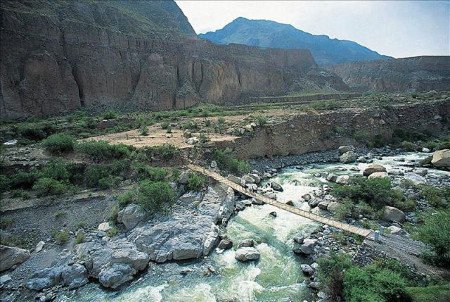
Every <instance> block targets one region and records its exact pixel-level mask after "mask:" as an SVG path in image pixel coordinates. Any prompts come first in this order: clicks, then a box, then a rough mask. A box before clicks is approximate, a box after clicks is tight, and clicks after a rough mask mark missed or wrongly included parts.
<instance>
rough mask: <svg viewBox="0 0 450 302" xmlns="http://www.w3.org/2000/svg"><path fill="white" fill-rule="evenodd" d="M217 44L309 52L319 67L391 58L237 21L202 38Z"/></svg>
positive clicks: (263, 23) (288, 28) (280, 27)
mask: <svg viewBox="0 0 450 302" xmlns="http://www.w3.org/2000/svg"><path fill="white" fill-rule="evenodd" d="M199 36H200V37H201V38H203V39H207V40H210V41H212V42H214V43H218V44H229V43H237V44H246V45H251V46H260V47H272V48H292V49H298V48H306V49H309V50H310V51H311V53H312V55H313V57H314V59H315V60H316V62H317V63H318V64H319V65H329V64H338V63H346V62H354V61H370V60H379V59H384V58H388V57H386V56H382V55H380V54H379V53H377V52H375V51H373V50H370V49H368V48H367V47H364V46H362V45H359V44H358V43H356V42H353V41H346V40H338V39H330V38H329V37H328V36H325V35H312V34H310V33H307V32H304V31H301V30H299V29H297V28H295V27H294V26H292V25H289V24H282V23H278V22H274V21H268V20H249V19H246V18H242V17H240V18H237V19H235V20H234V21H233V22H231V23H229V24H227V25H226V26H225V27H224V28H222V29H219V30H217V31H215V32H208V33H206V34H200V35H199Z"/></svg>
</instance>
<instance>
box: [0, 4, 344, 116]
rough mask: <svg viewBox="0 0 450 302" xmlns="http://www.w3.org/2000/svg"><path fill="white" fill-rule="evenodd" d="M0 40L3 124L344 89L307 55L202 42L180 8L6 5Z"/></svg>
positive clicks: (175, 6) (300, 51) (0, 114)
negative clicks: (90, 111)
mask: <svg viewBox="0 0 450 302" xmlns="http://www.w3.org/2000/svg"><path fill="white" fill-rule="evenodd" d="M0 39H1V46H0V47H1V49H0V50H1V74H0V77H1V79H0V81H1V86H0V87H1V90H0V118H2V119H11V118H21V117H28V116H47V115H57V114H61V113H65V112H70V111H73V110H75V109H78V108H82V107H86V108H95V109H96V110H101V109H107V108H116V109H129V110H136V109H153V110H164V109H172V108H184V107H188V106H192V105H194V104H196V103H198V102H200V101H202V102H211V103H222V102H228V101H233V102H235V101H236V100H239V99H241V98H243V97H245V96H249V95H250V96H251V95H276V94H284V93H286V92H289V91H293V90H298V89H300V90H301V86H302V85H303V86H305V82H306V83H309V82H311V83H314V85H316V86H317V85H319V86H324V87H327V88H330V87H331V89H335V90H345V89H346V88H347V87H346V85H345V84H344V83H343V82H342V81H341V80H340V79H339V78H338V77H336V76H335V75H332V76H331V77H330V74H329V73H328V74H327V73H323V75H322V73H321V72H320V71H319V69H318V68H317V65H316V63H315V61H314V59H313V58H312V56H311V54H310V52H309V51H308V50H280V49H259V48H254V47H248V46H243V45H228V46H219V45H214V44H212V43H210V42H207V41H202V40H200V39H198V38H197V36H196V35H195V32H194V31H193V29H192V27H191V25H190V24H189V22H188V21H187V18H186V17H185V16H184V15H183V13H182V12H181V10H180V9H179V8H178V6H177V5H176V4H175V2H173V1H87V0H82V1H81V0H80V1H76V2H72V1H67V2H58V1H48V0H40V1H26V0H21V1H3V2H2V3H1V32H0ZM298 83H301V85H300V88H299V84H298ZM306 86H308V85H307V84H306Z"/></svg>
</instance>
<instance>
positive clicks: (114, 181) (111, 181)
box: [98, 175, 122, 189]
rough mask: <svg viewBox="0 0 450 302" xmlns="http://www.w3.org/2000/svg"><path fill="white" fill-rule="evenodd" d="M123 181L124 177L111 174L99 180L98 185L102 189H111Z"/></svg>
mask: <svg viewBox="0 0 450 302" xmlns="http://www.w3.org/2000/svg"><path fill="white" fill-rule="evenodd" d="M121 181H122V177H120V176H113V175H109V176H107V177H103V178H100V179H99V181H98V187H99V188H100V189H110V188H114V187H117V185H119V183H120V182H121Z"/></svg>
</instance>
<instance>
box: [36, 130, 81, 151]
mask: <svg viewBox="0 0 450 302" xmlns="http://www.w3.org/2000/svg"><path fill="white" fill-rule="evenodd" d="M42 145H43V146H44V148H45V149H46V150H47V151H48V152H50V153H51V154H62V153H66V152H71V151H73V148H74V145H75V139H74V138H73V136H71V135H67V134H52V135H50V136H49V137H47V138H46V139H44V140H43V141H42Z"/></svg>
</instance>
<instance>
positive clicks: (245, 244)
mask: <svg viewBox="0 0 450 302" xmlns="http://www.w3.org/2000/svg"><path fill="white" fill-rule="evenodd" d="M252 246H255V241H254V240H253V239H244V240H242V241H241V242H239V244H238V246H237V248H238V249H239V248H241V247H252Z"/></svg>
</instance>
